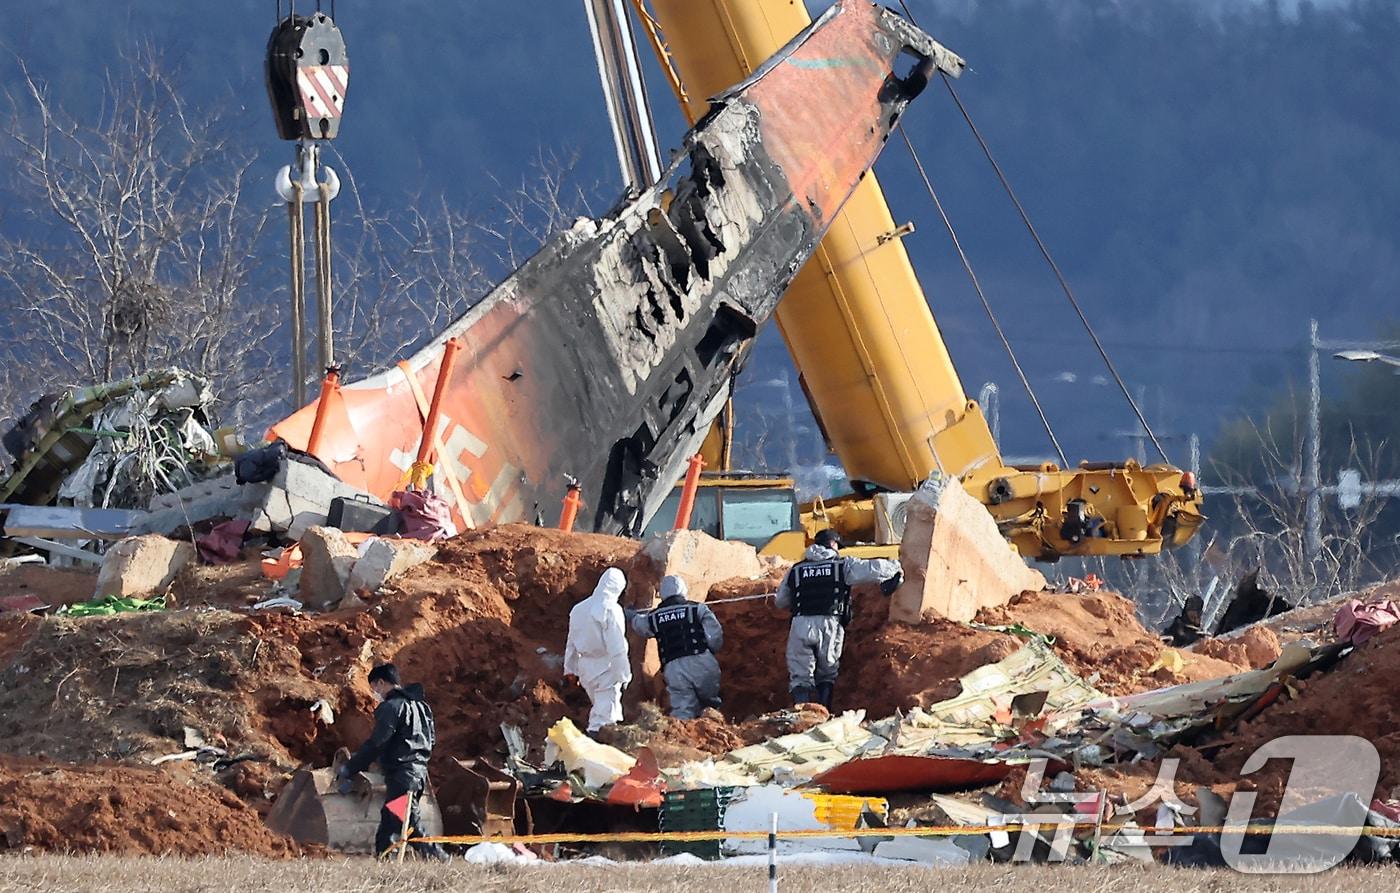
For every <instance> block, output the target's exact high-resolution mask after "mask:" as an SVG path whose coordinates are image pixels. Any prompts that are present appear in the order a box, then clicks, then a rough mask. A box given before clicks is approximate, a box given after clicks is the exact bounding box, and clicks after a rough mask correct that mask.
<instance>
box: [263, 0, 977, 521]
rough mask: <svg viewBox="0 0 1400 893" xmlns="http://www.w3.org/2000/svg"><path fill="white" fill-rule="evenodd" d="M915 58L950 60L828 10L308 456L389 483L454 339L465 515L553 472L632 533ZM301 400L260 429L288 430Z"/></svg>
mask: <svg viewBox="0 0 1400 893" xmlns="http://www.w3.org/2000/svg"><path fill="white" fill-rule="evenodd" d="M910 57H912V60H913V64H912V65H911V64H910V62H909V60H910ZM935 68H939V69H942V70H944V71H946V72H949V73H951V74H957V73H959V72H960V71H961V68H962V61H961V60H960V59H958V58H957V57H956V56H954V55H952V54H951V53H949V52H948V51H947V50H945V49H944V48H943V47H941V46H940V45H938V44H937V43H935V42H934V41H933V40H932V39H931V38H929V37H928V36H927V35H924V34H923V33H922V32H919V31H918V30H917V29H915V28H913V27H912V26H911V25H909V23H907V22H906V21H905V20H903V19H901V18H899V17H898V16H896V15H894V14H893V13H891V12H889V11H888V10H885V9H882V8H880V7H875V6H871V5H870V4H868V3H865V2H863V0H855V2H850V0H848V2H844V3H840V4H838V5H836V6H834V7H832V8H831V9H830V10H828V12H827V13H826V14H825V15H824V16H822V17H821V18H820V19H818V20H817V21H816V22H814V23H813V24H812V26H811V27H810V28H808V29H807V30H806V31H804V32H803V33H801V34H799V35H798V36H797V37H796V38H794V39H793V40H792V42H791V43H789V44H788V45H787V46H786V47H784V48H783V50H782V51H780V52H779V53H778V54H777V55H775V56H774V57H773V58H772V59H770V60H769V62H768V63H766V64H765V65H764V66H763V67H762V68H761V69H759V70H758V71H757V72H755V73H754V75H753V76H752V77H750V78H749V79H748V80H746V81H744V82H743V83H741V84H739V85H737V86H736V87H734V88H733V89H731V90H730V91H728V92H726V93H725V94H723V95H721V96H719V97H717V98H716V99H715V100H714V101H713V105H712V108H711V111H710V113H709V114H708V115H707V116H706V117H705V118H704V119H703V120H701V121H700V122H699V123H698V124H697V125H696V126H695V128H694V129H693V130H692V131H691V132H690V133H689V134H688V135H687V136H686V139H685V143H684V146H683V151H682V152H680V153H679V154H678V155H677V157H676V159H675V160H674V161H673V163H672V165H671V166H670V168H669V169H668V170H667V172H666V174H665V177H664V178H663V180H662V182H661V183H659V184H658V185H657V186H655V187H653V188H651V189H649V190H647V191H646V192H644V193H642V194H641V195H635V196H628V197H626V198H625V199H624V201H623V202H622V203H621V204H620V205H619V206H618V207H617V208H616V209H615V210H614V211H613V212H611V213H609V214H608V215H606V216H605V217H603V218H600V219H597V220H590V219H583V220H579V221H578V222H577V223H575V224H574V226H573V227H571V228H570V229H569V230H567V231H565V232H563V233H561V234H559V235H558V236H557V237H555V238H554V239H553V240H551V241H550V242H549V243H548V244H547V245H546V246H545V247H544V248H543V249H541V250H540V251H539V252H538V253H537V254H536V255H535V256H534V257H532V258H531V259H530V260H529V261H527V262H526V263H525V264H524V265H523V266H522V267H520V268H519V269H518V270H516V271H515V273H513V274H512V275H511V276H510V277H509V278H507V279H506V280H505V281H504V282H502V283H501V284H500V285H499V286H497V287H496V288H495V289H494V290H493V291H492V292H491V294H490V295H488V296H487V297H486V298H485V299H484V300H483V301H482V302H481V303H480V304H478V305H477V306H475V307H474V308H472V310H470V311H469V312H468V313H467V314H466V315H465V316H463V317H462V318H461V319H459V320H458V321H457V322H455V323H454V324H453V325H452V326H451V327H450V328H449V329H448V331H446V332H444V333H443V334H442V336H441V337H440V338H439V339H438V340H437V341H435V342H434V343H433V344H432V345H430V346H429V347H427V348H425V349H424V350H423V351H421V352H420V353H419V354H418V355H417V356H415V357H413V358H412V359H411V360H409V361H407V362H406V363H403V364H400V368H398V369H394V370H390V371H388V372H384V373H381V374H379V375H376V376H373V377H371V378H369V379H366V380H364V381H361V382H356V383H354V384H352V385H347V386H346V387H345V388H344V389H343V390H342V391H341V392H340V393H339V394H338V395H336V402H335V403H334V404H333V405H330V406H328V407H327V410H328V411H327V413H326V427H325V431H326V433H325V434H324V435H323V437H322V441H321V442H322V447H321V448H320V450H319V451H318V455H319V458H321V459H322V460H323V461H325V462H326V463H327V464H328V465H330V466H331V467H332V468H333V469H334V470H335V471H336V472H337V473H338V474H340V475H341V477H343V478H345V479H346V480H347V481H349V482H351V483H355V484H358V485H360V486H363V487H365V488H366V489H369V490H371V491H372V492H376V493H381V494H384V495H387V493H388V492H389V491H391V490H393V489H395V488H397V487H401V486H402V484H403V482H404V480H405V479H406V478H405V473H406V472H407V470H408V466H409V463H411V461H412V456H413V454H414V453H415V451H416V446H417V443H418V439H419V437H420V436H421V434H422V425H423V421H422V418H423V414H424V411H423V410H424V407H423V403H424V400H423V395H424V393H425V392H426V393H428V394H431V391H432V389H433V387H434V382H435V381H436V379H437V369H438V365H439V362H440V359H441V356H442V347H443V344H444V343H445V341H446V340H447V339H448V338H450V337H457V338H460V339H461V340H462V341H463V342H464V344H465V346H466V349H465V350H464V351H463V354H462V356H461V357H460V358H459V360H458V363H457V365H456V367H455V369H454V371H453V374H452V376H451V378H450V380H449V381H448V383H447V386H446V387H447V390H446V391H445V392H444V395H443V403H442V406H443V411H444V416H445V420H444V421H443V423H442V424H441V426H440V430H439V431H437V432H434V435H435V436H436V437H437V439H438V444H437V460H436V469H437V470H436V475H437V479H436V483H437V486H438V490H439V492H442V493H444V495H446V496H447V498H448V499H449V500H450V501H452V502H453V504H454V506H453V507H454V510H455V511H456V512H457V514H458V516H459V518H460V519H461V520H462V521H463V523H465V524H468V525H475V524H481V523H486V522H488V521H497V522H500V521H513V520H533V519H536V518H545V519H549V520H552V519H553V518H555V517H557V514H558V511H559V503H560V499H561V497H562V496H563V494H564V489H565V476H566V475H570V476H573V477H575V478H577V479H578V480H579V482H580V484H581V486H582V490H583V499H584V505H585V512H586V513H588V514H585V517H589V518H591V520H592V525H591V526H592V527H593V528H594V529H595V530H598V531H602V532H609V533H625V532H634V531H636V530H639V529H640V528H641V526H642V525H643V524H644V522H645V520H646V519H647V518H648V517H649V516H650V514H651V513H652V512H654V511H655V509H656V507H657V506H658V505H659V504H660V502H661V501H662V500H663V499H664V498H665V496H666V494H667V492H668V491H669V490H670V488H671V486H672V485H673V483H674V482H675V480H676V479H677V478H678V477H679V475H680V474H681V472H682V470H683V468H684V465H685V462H686V459H687V458H688V457H689V456H690V455H691V454H693V453H694V452H695V451H696V450H697V449H698V447H699V445H700V443H701V441H702V440H703V439H704V436H705V433H706V432H707V431H708V429H709V426H710V425H711V423H712V422H713V420H714V419H715V417H716V416H717V415H718V413H719V411H720V409H721V407H722V406H723V404H724V401H725V399H726V398H727V397H728V395H729V392H730V389H731V385H732V380H733V377H734V375H735V374H736V373H737V371H738V369H739V367H740V365H741V363H742V361H743V359H744V356H745V354H746V352H747V351H748V349H749V348H750V346H751V344H752V341H753V338H754V336H755V335H756V334H757V332H758V330H759V328H760V327H761V326H762V325H763V323H764V322H765V321H766V320H767V319H768V317H769V316H770V315H771V314H772V312H773V310H774V308H775V307H776V306H777V303H778V301H779V300H780V298H781V297H782V294H783V292H784V290H785V288H786V287H787V285H788V283H789V282H790V281H791V279H792V277H793V276H794V275H795V274H796V272H797V270H798V269H799V268H800V267H801V266H802V264H803V263H805V262H806V260H807V259H808V258H809V257H810V256H811V254H812V252H813V251H814V249H815V248H816V245H817V243H818V241H819V240H820V239H821V236H822V234H823V233H824V232H825V230H826V227H827V226H828V225H829V223H830V221H831V219H832V218H833V216H834V215H835V213H836V212H837V211H838V210H839V209H840V207H841V205H842V204H843V203H844V202H845V200H846V198H847V197H848V196H849V195H850V192H851V190H852V189H853V188H854V187H855V185H856V183H857V182H858V181H859V180H860V178H861V177H862V176H863V175H864V173H865V171H866V170H867V169H868V168H869V166H870V165H871V164H872V163H873V162H874V160H875V157H876V156H877V155H878V154H879V152H880V149H881V148H882V147H883V145H884V143H885V140H886V138H887V137H888V135H889V133H890V131H891V129H892V128H893V126H894V124H895V121H896V120H897V119H898V117H899V115H900V114H901V113H902V112H903V110H904V108H905V106H906V105H907V104H908V102H909V101H910V100H911V99H912V98H913V96H914V95H916V94H917V92H918V91H919V89H921V88H922V86H923V84H924V83H926V82H927V80H928V78H929V76H930V74H931V73H932V72H933V70H934V69H935ZM314 415H315V407H314V405H313V406H309V407H306V408H305V409H303V410H302V411H300V412H299V413H297V414H296V415H294V416H292V417H291V418H289V419H287V420H285V421H284V422H282V423H280V424H279V425H277V426H276V427H275V428H274V429H273V433H274V434H276V435H279V436H282V437H285V438H286V439H287V440H288V441H289V442H291V443H292V445H294V446H302V445H304V443H305V440H306V438H307V435H308V433H309V430H310V424H311V420H312V418H313V417H314Z"/></svg>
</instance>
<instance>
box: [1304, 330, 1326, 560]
mask: <svg viewBox="0 0 1400 893" xmlns="http://www.w3.org/2000/svg"><path fill="white" fill-rule="evenodd" d="M1321 349H1322V342H1321V341H1320V340H1319V339H1318V337H1317V320H1315V319H1312V320H1308V432H1307V443H1306V444H1305V446H1306V450H1305V454H1304V456H1303V490H1304V492H1305V493H1306V494H1307V497H1306V498H1307V503H1306V512H1305V515H1306V525H1307V526H1306V528H1305V530H1304V539H1303V552H1304V554H1305V555H1306V556H1307V558H1308V560H1309V561H1312V560H1315V559H1316V558H1317V557H1318V556H1319V555H1321V554H1322V354H1321Z"/></svg>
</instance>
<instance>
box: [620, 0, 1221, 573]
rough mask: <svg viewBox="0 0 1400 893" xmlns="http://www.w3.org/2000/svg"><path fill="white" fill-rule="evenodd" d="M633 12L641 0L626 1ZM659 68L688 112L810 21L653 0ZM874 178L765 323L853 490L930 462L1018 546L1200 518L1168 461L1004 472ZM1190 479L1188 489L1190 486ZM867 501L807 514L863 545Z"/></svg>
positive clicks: (1119, 540) (1103, 547)
mask: <svg viewBox="0 0 1400 893" xmlns="http://www.w3.org/2000/svg"><path fill="white" fill-rule="evenodd" d="M635 2H637V3H638V5H639V7H641V6H642V4H641V0H635ZM651 4H652V5H651V9H650V10H646V9H645V8H642V12H641V18H642V21H643V23H644V24H645V25H649V26H651V27H652V28H653V29H654V31H653V35H652V36H653V38H654V39H653V41H652V44H653V46H654V47H657V48H659V49H660V50H661V54H662V63H663V67H664V68H666V69H667V70H668V71H673V72H674V73H675V74H676V76H677V78H678V82H679V85H680V86H681V88H682V89H678V90H677V91H676V92H677V96H678V98H679V99H680V100H681V102H682V105H683V108H684V109H685V111H686V113H687V114H688V115H689V116H690V117H691V118H692V119H694V118H696V117H698V116H699V115H701V114H703V113H704V109H705V106H706V102H707V97H708V96H710V95H711V94H713V93H715V92H717V91H718V90H720V89H722V88H723V87H724V86H725V85H727V84H730V83H733V82H735V81H737V80H740V79H742V78H744V77H746V76H748V74H749V73H750V72H751V71H752V70H753V67H754V66H755V65H756V64H758V63H759V62H761V61H762V60H763V59H765V58H766V57H767V56H768V55H769V54H770V53H772V52H773V51H774V50H776V49H777V48H778V47H781V46H782V45H783V44H784V43H785V42H786V41H787V40H788V39H789V38H790V37H791V36H792V35H793V34H795V33H797V32H799V31H801V30H802V29H803V28H804V27H806V26H807V23H808V22H809V21H810V19H809V17H808V14H807V11H806V8H805V7H804V6H803V4H802V2H800V0H651ZM907 232H908V228H907V227H900V226H898V225H897V224H896V223H895V221H894V218H893V217H892V215H891V213H890V209H889V206H888V205H887V204H886V202H885V198H884V194H883V192H882V191H881V189H880V185H879V183H878V182H877V181H876V178H875V176H874V174H873V173H872V174H870V175H868V176H866V177H864V178H863V179H862V180H861V182H860V183H859V184H858V185H857V186H856V188H855V191H854V192H853V193H852V195H851V197H850V199H849V200H848V201H847V203H846V205H845V207H844V208H843V209H842V211H841V213H840V214H838V215H837V217H836V218H835V219H834V220H832V221H831V226H830V228H829V229H828V231H827V233H826V236H825V237H824V238H823V239H822V243H821V245H820V246H819V247H818V248H817V250H816V251H815V252H814V253H813V256H812V259H811V260H810V261H809V262H808V263H807V265H806V266H805V267H804V268H803V269H802V270H801V272H799V273H798V275H797V277H796V278H795V279H794V280H793V283H792V285H791V286H790V287H789V288H788V291H787V294H786V295H785V296H784V297H783V299H782V301H781V302H780V303H779V305H778V308H777V310H776V312H775V319H776V321H777V325H778V328H779V330H780V331H781V333H782V336H783V339H784V341H785V342H786V344H787V346H788V350H789V351H790V352H791V354H792V358H793V362H794V364H795V365H796V367H797V370H798V373H799V376H800V380H801V383H802V387H803V390H804V392H805V393H806V395H807V398H808V401H809V403H810V404H811V407H812V411H813V414H814V415H815V416H816V418H817V421H818V424H819V425H820V426H821V429H822V431H823V433H824V434H825V436H826V439H827V442H828V444H829V445H830V447H831V449H832V450H833V451H834V452H835V453H836V455H837V456H838V457H839V458H840V460H841V462H842V464H843V466H844V467H845V470H846V475H847V477H848V479H850V480H851V481H852V482H853V483H855V484H856V485H857V487H858V488H861V489H864V490H867V491H869V490H887V491H895V492H900V491H910V490H913V489H914V488H916V487H917V486H918V485H919V483H920V482H921V481H923V480H924V479H925V478H926V477H928V476H929V475H930V474H931V473H932V472H935V471H941V472H944V473H946V474H949V475H952V476H954V477H956V478H958V479H960V480H961V481H962V482H963V485H964V486H965V487H966V489H967V490H968V492H969V493H971V494H972V495H973V496H974V497H975V498H977V499H978V500H980V501H981V502H982V503H983V504H984V505H985V506H986V507H987V509H988V511H989V512H991V514H992V515H993V516H994V517H995V518H996V520H997V522H998V524H999V525H1000V527H1001V529H1002V532H1003V533H1004V534H1005V535H1006V536H1007V537H1008V539H1010V540H1011V542H1012V543H1013V544H1014V545H1015V546H1016V548H1017V549H1018V550H1019V551H1020V552H1021V553H1022V554H1023V555H1027V556H1033V557H1037V558H1042V559H1049V560H1053V559H1054V558H1057V557H1060V556H1062V555H1121V556H1138V555H1148V554H1153V553H1156V552H1159V551H1160V550H1161V549H1162V548H1164V547H1172V546H1177V545H1181V544H1182V543H1184V542H1186V541H1187V540H1188V539H1190V537H1191V536H1192V534H1193V533H1194V532H1195V530H1196V529H1197V528H1198V527H1199V525H1200V523H1201V521H1202V520H1203V518H1202V516H1201V513H1200V506H1201V503H1200V496H1199V493H1198V492H1197V491H1195V489H1194V487H1193V486H1184V485H1183V475H1182V472H1181V471H1180V470H1179V469H1176V468H1173V467H1171V466H1169V465H1156V466H1151V467H1148V468H1141V467H1139V466H1138V465H1137V464H1136V463H1133V462H1131V461H1130V462H1126V463H1123V464H1121V465H1119V464H1112V465H1110V464H1087V463H1086V464H1082V465H1081V466H1080V467H1079V468H1076V469H1060V468H1058V467H1056V466H1054V465H1045V466H1041V467H1035V468H1019V467H1009V466H1007V465H1006V464H1005V462H1004V461H1003V460H1002V457H1001V454H1000V451H999V450H998V449H997V445H996V442H995V440H994V438H993V437H992V433H991V431H990V429H989V428H988V425H987V422H986V419H985V418H984V417H983V414H982V411H981V409H980V407H979V406H978V405H977V403H976V402H975V401H973V400H970V399H969V398H968V396H967V393H966V391H965V390H964V389H963V386H962V382H961V381H960V380H959V378H958V374H957V371H956V370H955V369H954V367H953V362H952V359H951V358H950V356H949V354H948V349H947V345H946V344H945V343H944V341H943V338H942V336H941V334H940V333H939V330H938V326H937V323H936V322H935V321H934V318H933V314H932V312H931V310H930V308H929V303H928V300H927V298H926V297H925V295H924V292H923V289H922V287H921V286H920V284H919V281H918V278H917V276H916V275H915V273H914V268H913V265H912V264H911V263H910V261H909V256H908V254H907V253H906V251H905V248H904V245H903V241H902V240H903V237H904V236H905V235H906V234H907ZM1186 483H1188V484H1189V483H1190V482H1189V481H1186ZM874 511H875V510H874V508H873V504H872V503H871V501H870V500H868V499H859V498H858V499H856V500H846V501H844V502H843V503H842V504H840V505H829V506H828V507H826V510H823V509H822V508H821V507H819V508H818V509H817V510H816V511H811V510H809V511H808V512H807V513H806V515H805V516H804V523H805V524H806V526H807V527H808V528H809V532H811V530H812V529H815V528H818V527H822V526H829V525H833V524H834V525H836V526H838V527H843V528H844V530H843V532H844V533H845V534H846V535H847V537H848V538H859V539H864V540H867V541H868V540H870V539H872V538H873V530H874V523H873V521H874Z"/></svg>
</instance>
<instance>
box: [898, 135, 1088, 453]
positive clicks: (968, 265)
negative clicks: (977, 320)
mask: <svg viewBox="0 0 1400 893" xmlns="http://www.w3.org/2000/svg"><path fill="white" fill-rule="evenodd" d="M899 135H900V136H901V137H903V138H904V145H905V146H907V147H908V149H909V157H910V158H912V159H914V167H916V168H917V169H918V171H919V177H920V178H922V179H923V181H924V188H925V189H927V190H928V194H929V198H931V199H933V206H934V207H935V208H937V209H938V216H939V217H942V218H943V225H944V226H945V227H946V228H947V230H948V235H949V237H950V238H952V240H953V247H954V248H956V249H957V251H958V257H959V258H961V259H962V265H963V269H964V270H966V271H967V278H968V279H970V280H971V281H972V288H973V290H974V291H975V292H977V297H978V299H979V300H981V302H982V309H983V310H985V311H987V319H989V320H991V323H992V328H993V329H995V330H996V333H997V337H998V338H999V339H1001V346H1002V347H1004V348H1006V355H1007V356H1008V357H1010V358H1011V366H1012V368H1014V369H1015V370H1016V377H1017V378H1019V379H1020V380H1021V386H1022V387H1023V388H1025V389H1026V394H1027V396H1029V397H1030V398H1031V405H1032V406H1034V407H1035V412H1036V415H1038V416H1040V424H1042V425H1044V426H1045V433H1046V434H1047V435H1049V437H1050V443H1051V444H1053V445H1054V447H1055V454H1056V455H1058V456H1059V457H1060V467H1061V468H1068V467H1069V460H1068V459H1066V458H1065V451H1064V449H1062V448H1061V447H1060V441H1059V440H1058V439H1057V438H1056V437H1055V430H1054V429H1053V428H1052V427H1051V426H1050V419H1049V418H1047V417H1046V415H1045V410H1044V408H1043V407H1041V405H1040V399H1039V398H1038V397H1036V394H1035V389H1034V388H1033V387H1031V382H1030V379H1028V378H1027V377H1026V373H1025V371H1024V370H1023V369H1022V368H1021V363H1020V361H1019V360H1018V359H1017V358H1016V351H1015V350H1013V349H1012V347H1011V342H1010V341H1009V340H1007V338H1006V332H1004V331H1003V330H1002V328H1001V323H1000V322H999V321H998V320H997V316H996V313H995V312H993V310H992V305H991V302H990V301H988V300H987V294H986V292H984V291H983V290H982V283H981V282H979V281H978V279H977V273H976V272H975V271H974V270H973V269H972V261H970V260H969V259H968V257H967V252H966V251H964V250H963V246H962V240H961V239H959V238H958V232H957V230H956V229H954V228H953V221H952V220H950V219H949V218H948V212H947V211H945V210H944V209H943V202H942V201H940V200H939V198H938V192H937V191H935V190H934V188H933V183H932V181H930V180H929V176H928V173H927V172H926V171H925V170H924V163H923V162H922V161H921V160H920V159H919V153H918V152H916V151H915V150H914V144H913V143H912V142H910V141H909V134H908V133H906V132H905V130H904V127H903V125H902V124H901V126H900V128H899Z"/></svg>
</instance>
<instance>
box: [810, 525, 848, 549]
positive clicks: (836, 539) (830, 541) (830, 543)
mask: <svg viewBox="0 0 1400 893" xmlns="http://www.w3.org/2000/svg"><path fill="white" fill-rule="evenodd" d="M812 541H813V542H814V543H816V544H817V545H818V546H825V547H826V548H828V549H831V550H832V551H840V549H841V534H839V533H837V532H836V531H834V530H832V529H831V528H830V527H828V528H827V529H826V530H821V531H818V532H817V535H816V536H815V537H813V539H812Z"/></svg>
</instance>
